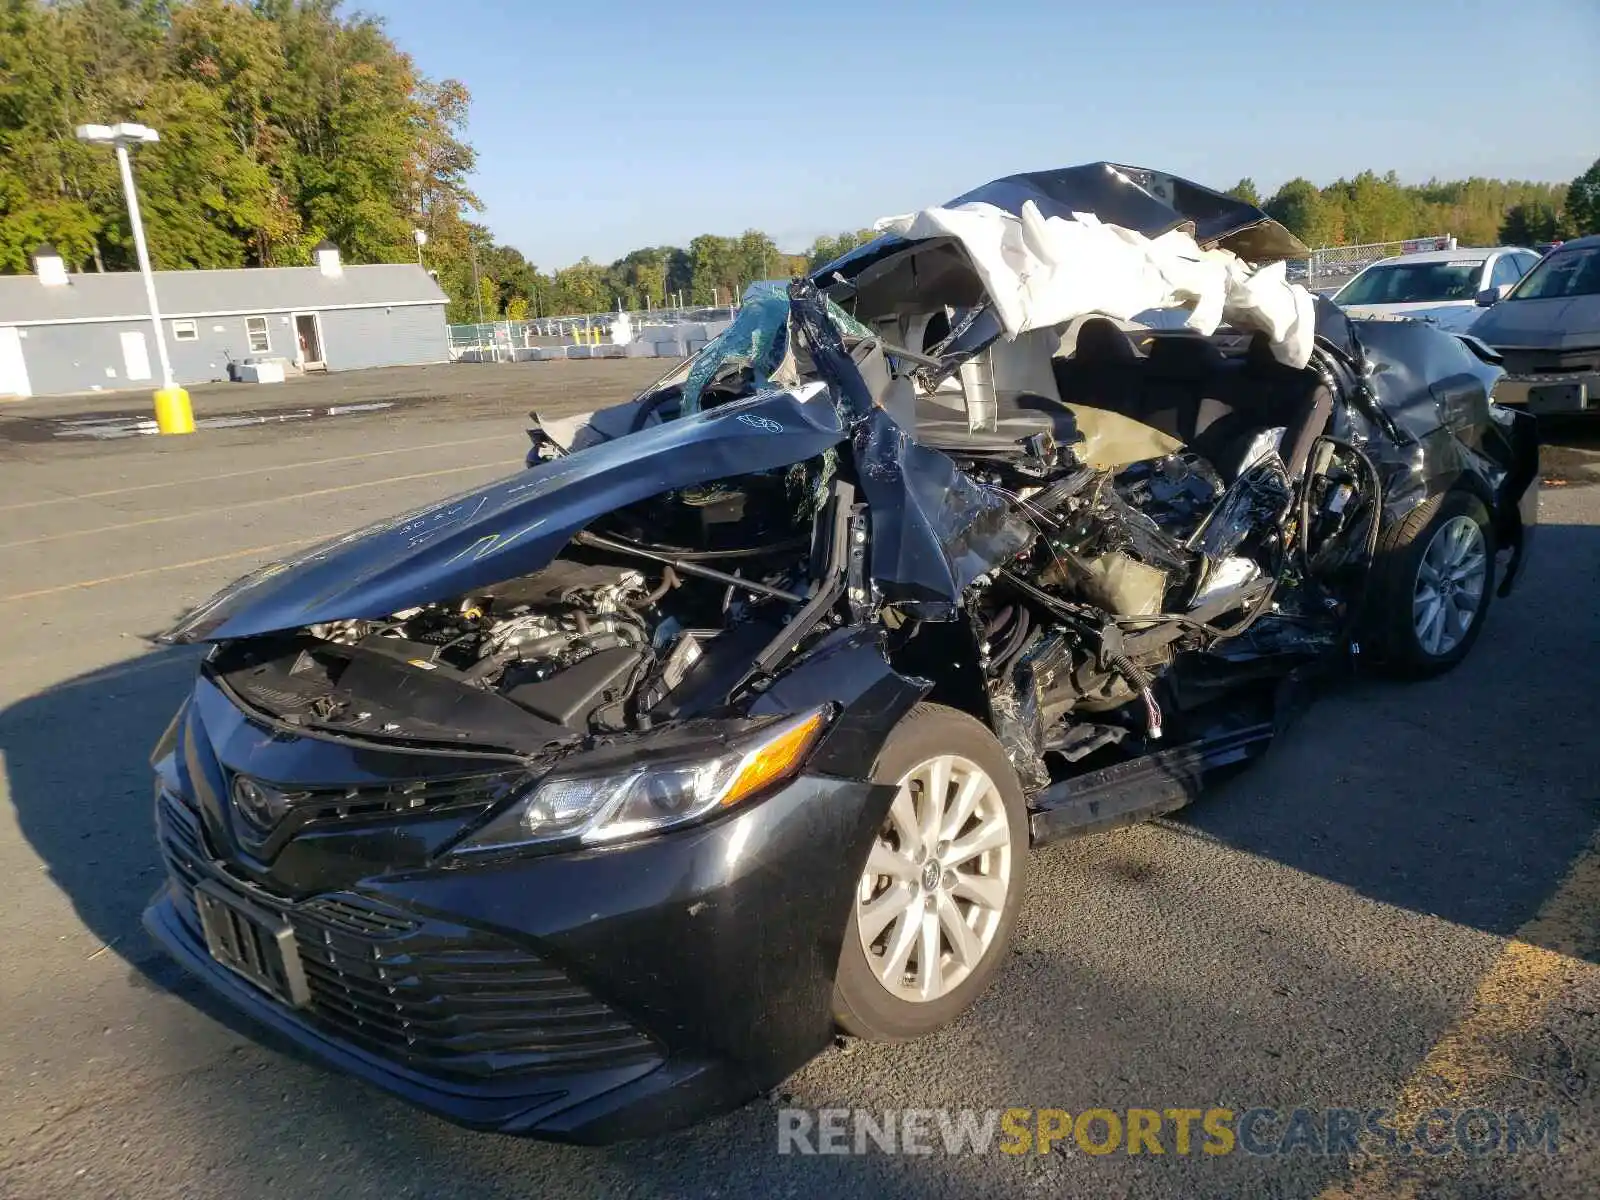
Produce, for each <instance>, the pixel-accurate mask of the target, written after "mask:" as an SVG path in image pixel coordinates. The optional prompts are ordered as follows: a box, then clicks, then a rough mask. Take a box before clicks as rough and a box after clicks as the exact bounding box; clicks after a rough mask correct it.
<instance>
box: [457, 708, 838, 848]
mask: <svg viewBox="0 0 1600 1200" xmlns="http://www.w3.org/2000/svg"><path fill="white" fill-rule="evenodd" d="M827 717H828V710H827V709H826V708H818V709H814V710H812V711H811V712H808V713H804V714H802V715H801V716H797V717H790V718H787V719H785V720H782V721H778V722H775V723H773V724H772V725H769V726H767V727H766V728H764V729H761V730H759V731H758V732H756V733H755V734H753V735H752V736H751V737H750V738H748V739H746V740H744V741H742V742H739V743H737V744H736V745H733V746H730V747H728V748H726V749H725V750H723V752H722V753H720V754H718V755H717V756H716V757H715V758H701V759H694V760H688V761H679V762H667V763H660V764H656V765H652V766H648V767H641V768H638V769H636V770H632V771H627V772H623V773H618V774H610V775H566V776H557V777H555V778H551V779H546V780H545V781H544V782H542V783H541V784H539V786H538V787H536V788H534V789H533V790H532V791H531V792H529V793H528V794H527V795H526V796H523V797H522V798H520V799H518V800H517V801H516V802H515V803H513V804H512V805H511V807H510V808H508V809H506V811H505V812H503V813H501V814H500V815H499V816H497V817H495V818H494V819H493V820H492V821H490V822H489V823H488V824H487V825H485V826H484V827H483V828H482V829H479V830H478V831H477V832H475V833H473V834H470V835H468V836H467V837H466V838H465V839H463V840H462V842H461V843H460V844H459V845H458V846H456V847H455V849H454V850H453V851H452V853H454V854H478V853H482V852H484V851H489V850H504V849H507V848H510V847H513V846H525V845H529V844H532V843H536V842H547V841H552V840H555V839H562V840H566V839H569V838H571V839H576V840H578V841H581V842H583V843H587V844H591V845H592V844H596V843H605V842H614V841H617V840H619V839H621V838H630V837H637V836H638V835H640V834H646V833H657V832H659V831H661V830H663V829H671V828H673V827H675V826H678V825H686V824H688V823H690V822H691V821H697V820H700V819H701V818H703V817H706V816H709V815H711V814H712V813H715V812H720V811H723V810H725V809H728V808H732V807H733V806H734V805H736V804H739V803H741V802H743V801H745V800H748V799H750V798H751V797H752V796H755V795H757V794H759V793H761V792H763V791H765V790H766V789H767V788H769V787H771V786H773V785H774V784H777V783H782V782H783V781H784V780H786V779H791V778H793V777H794V776H795V775H796V774H797V773H798V772H799V770H800V767H801V765H802V764H803V763H804V762H805V759H806V755H807V754H809V753H810V752H811V748H812V747H813V746H814V745H816V743H817V739H818V737H820V736H821V734H822V731H823V729H824V728H825V727H826V725H827Z"/></svg>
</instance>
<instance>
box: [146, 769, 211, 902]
mask: <svg viewBox="0 0 1600 1200" xmlns="http://www.w3.org/2000/svg"><path fill="white" fill-rule="evenodd" d="M156 840H157V842H158V843H159V845H160V847H161V857H162V858H163V859H165V860H166V864H167V873H168V875H170V876H171V878H172V880H173V881H174V882H175V883H177V884H178V885H179V886H178V887H177V888H175V889H174V892H175V894H176V896H177V899H178V911H179V915H180V916H182V917H183V918H184V920H185V921H187V922H188V923H189V925H190V926H192V927H193V928H194V929H196V930H198V929H199V928H200V919H199V917H198V916H197V915H196V914H195V909H194V886H195V884H197V883H199V882H200V880H201V879H203V878H204V877H205V870H204V867H203V865H202V864H204V863H205V862H207V861H209V860H210V858H211V855H210V854H209V853H208V852H207V851H206V846H205V836H204V834H202V832H201V830H200V818H199V817H198V816H196V815H195V812H194V810H193V809H191V808H189V807H188V805H186V804H184V803H183V802H182V801H181V800H179V799H178V798H177V797H176V796H174V795H172V794H171V793H170V792H162V793H161V798H160V800H159V801H158V802H157V804H156Z"/></svg>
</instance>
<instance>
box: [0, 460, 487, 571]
mask: <svg viewBox="0 0 1600 1200" xmlns="http://www.w3.org/2000/svg"><path fill="white" fill-rule="evenodd" d="M464 471H494V472H497V473H498V474H501V475H506V474H510V472H508V471H507V470H506V464H505V463H474V464H473V465H471V466H467V467H445V468H444V469H443V470H439V471H420V472H418V473H417V474H415V475H390V476H387V477H385V478H383V479H369V480H366V481H364V482H362V483H345V484H341V485H340V486H338V487H331V488H316V489H314V490H312V491H309V492H293V493H291V494H289V495H287V496H268V497H267V498H266V499H265V500H241V501H240V502H239V503H238V504H224V505H220V506H213V507H211V508H203V509H198V510H196V511H194V512H184V513H170V514H168V515H167V516H164V517H145V518H144V519H143V520H140V521H122V522H120V523H119V524H116V525H99V526H96V527H95V528H93V529H72V530H68V531H67V532H66V533H47V534H42V535H40V536H39V537H34V538H22V539H20V540H18V541H15V542H0V550H15V549H17V548H18V547H21V546H39V545H43V544H45V543H47V542H61V541H66V540H67V539H69V538H77V537H92V536H94V535H96V534H101V533H120V532H122V531H123V530H125V529H142V528H144V527H145V526H148V525H165V524H167V523H169V522H172V521H190V520H193V519H194V518H196V517H214V516H219V515H221V514H223V513H231V512H238V511H239V510H240V509H245V508H263V507H265V506H266V505H269V504H285V503H287V502H289V501H291V500H310V499H312V498H314V497H317V496H333V495H337V494H338V493H340V492H354V491H357V490H359V489H361V488H370V487H383V486H384V485H385V484H390V483H409V482H412V481H413V480H417V479H437V478H439V477H440V476H443V475H460V474H461V473H462V472H464Z"/></svg>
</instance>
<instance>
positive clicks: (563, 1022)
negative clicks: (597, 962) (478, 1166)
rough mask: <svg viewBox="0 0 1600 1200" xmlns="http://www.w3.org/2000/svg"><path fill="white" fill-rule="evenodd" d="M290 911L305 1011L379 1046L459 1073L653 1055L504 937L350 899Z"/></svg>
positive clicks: (639, 1037) (586, 1064)
mask: <svg viewBox="0 0 1600 1200" xmlns="http://www.w3.org/2000/svg"><path fill="white" fill-rule="evenodd" d="M289 916H290V921H291V922H292V924H293V925H294V930H295V940H296V943H297V944H298V946H299V948H300V957H301V962H302V964H303V965H304V967H305V972H306V981H307V983H308V984H309V985H310V988H311V1012H312V1014H313V1015H314V1017H315V1018H316V1019H317V1020H318V1022H319V1023H321V1024H324V1025H326V1026H328V1027H329V1028H330V1029H332V1030H333V1031H334V1032H336V1033H338V1034H339V1035H340V1036H341V1037H344V1038H347V1039H349V1040H350V1041H352V1042H356V1043H358V1044H360V1045H362V1046H365V1047H366V1048H367V1049H369V1050H373V1051H375V1052H377V1053H379V1054H383V1055H385V1056H387V1057H390V1058H394V1059H398V1060H400V1061H402V1062H405V1063H407V1064H409V1065H411V1066H415V1067H418V1068H419V1069H423V1070H428V1071H431V1072H433V1073H440V1072H444V1073H449V1074H458V1075H468V1076H483V1075H490V1074H500V1073H504V1072H546V1071H560V1070H572V1069H595V1068H598V1067H606V1066H622V1065H625V1064H628V1063H636V1062H642V1061H645V1060H648V1059H651V1058H655V1057H657V1053H656V1048H655V1045H654V1043H653V1042H652V1041H651V1040H650V1039H649V1038H648V1037H646V1036H645V1035H644V1034H643V1033H641V1032H640V1031H639V1030H637V1029H636V1028H634V1026H633V1025H632V1024H630V1023H629V1022H628V1021H627V1019H626V1018H624V1017H622V1016H621V1015H620V1014H619V1013H617V1012H616V1011H615V1010H614V1009H612V1008H611V1007H610V1006H608V1005H606V1004H605V1003H603V1002H602V1001H600V1000H598V999H597V998H596V997H595V996H594V995H593V994H591V993H590V992H589V991H587V990H586V989H585V988H583V987H581V986H579V985H578V984H576V983H574V982H573V981H572V980H571V979H569V978H568V977H567V976H566V975H565V974H564V973H563V972H562V971H561V970H560V969H559V968H556V967H553V966H550V965H549V964H547V963H546V962H544V961H543V960H542V959H540V958H539V957H538V956H537V955H534V954H532V953H530V952H529V951H527V950H525V949H523V948H522V947H520V946H518V945H516V944H515V943H513V942H511V941H508V940H506V939H503V938H498V937H494V936H492V935H489V934H484V933H481V932H478V931H476V930H469V929H465V928H462V927H460V926H456V925H449V924H446V923H443V922H438V921H432V920H428V921H423V920H419V919H415V918H412V917H411V916H409V915H408V914H404V913H400V912H397V911H395V910H393V909H389V908H387V907H384V906H382V905H379V904H377V903H375V902H373V901H370V900H367V899H365V898H362V897H355V896H339V897H332V898H323V899H319V900H316V901H312V902H310V903H308V904H304V905H301V906H299V907H298V908H296V909H294V910H292V911H291V912H290V914H289ZM358 927H359V928H360V929H361V931H360V932H357V929H358Z"/></svg>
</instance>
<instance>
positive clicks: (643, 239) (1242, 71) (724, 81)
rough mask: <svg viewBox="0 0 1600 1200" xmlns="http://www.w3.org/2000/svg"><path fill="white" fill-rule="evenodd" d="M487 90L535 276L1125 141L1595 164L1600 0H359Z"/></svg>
mask: <svg viewBox="0 0 1600 1200" xmlns="http://www.w3.org/2000/svg"><path fill="white" fill-rule="evenodd" d="M363 7H366V8H367V10H368V11H372V12H375V13H377V14H379V15H381V16H383V17H384V18H385V21H386V23H387V26H388V29H389V32H390V34H391V36H392V37H393V38H394V39H395V40H396V41H397V42H398V43H399V44H400V46H401V47H402V48H404V49H405V50H407V51H409V52H410V53H411V54H412V55H413V56H414V57H415V58H416V60H417V62H418V63H419V65H420V66H421V67H422V69H423V70H424V71H425V72H427V73H428V74H429V75H431V76H433V77H435V78H444V77H454V78H457V79H460V80H461V81H462V82H464V83H465V84H466V85H467V87H468V88H469V89H470V90H471V92H472V117H471V126H470V131H469V134H468V140H470V141H471V143H472V144H473V146H474V147H475V148H476V149H477V152H478V169H477V173H476V176H475V178H474V181H473V184H474V187H475V189H476V191H477V192H478V194H479V196H480V197H481V198H482V199H483V201H484V206H485V211H484V214H483V219H484V220H485V221H486V222H487V223H488V224H489V226H490V227H491V228H492V229H493V230H494V232H495V234H496V236H497V238H498V239H499V240H500V241H502V242H505V243H508V244H510V245H513V246H516V247H517V248H518V249H520V250H521V251H522V252H523V253H524V254H526V255H527V256H528V257H529V258H530V259H531V260H532V261H534V262H535V263H537V264H538V265H539V266H540V267H541V268H545V269H550V268H553V267H558V266H563V265H565V264H567V263H570V262H573V261H575V260H577V259H578V258H579V257H580V256H582V255H584V254H588V255H589V256H590V257H592V258H594V259H595V260H597V261H600V262H609V261H611V260H612V259H614V258H616V257H619V256H620V255H622V254H624V253H626V252H627V251H628V250H630V249H633V248H634V247H637V246H643V245H656V244H662V243H669V244H675V245H686V244H687V243H688V241H689V239H690V238H692V237H694V236H695V235H696V234H699V233H725V234H735V233H738V232H740V231H741V230H744V229H747V228H750V227H755V228H758V229H764V230H766V231H767V232H768V233H770V234H771V235H772V236H773V237H774V238H775V239H776V240H777V241H778V244H779V245H780V246H782V247H783V248H784V249H787V250H799V249H801V248H803V247H804V246H805V245H806V244H808V243H809V242H810V241H811V239H812V238H813V237H815V236H816V235H817V234H819V233H823V232H836V231H838V230H840V229H845V228H857V227H861V226H865V225H869V224H871V222H872V221H873V220H874V219H876V218H877V217H880V216H885V215H888V214H891V213H896V212H904V211H907V210H909V209H913V208H919V207H923V206H926V205H931V204H937V203H939V202H941V201H943V200H947V199H949V198H950V197H951V196H954V195H957V194H959V193H961V192H963V191H965V190H967V189H968V188H970V187H972V186H974V185H976V184H978V183H981V182H983V181H985V180H988V179H992V178H995V177H997V176H1000V175H1005V174H1009V173H1011V172H1014V171H1020V170H1032V169H1038V168H1042V167H1050V166H1062V165H1066V164H1069V163H1076V162H1088V161H1093V160H1096V159H1111V160H1114V161H1122V162H1128V163H1134V164H1138V165H1142V166H1152V167H1160V168H1162V169H1165V170H1167V171H1170V172H1173V173H1176V174H1180V175H1187V176H1189V177H1190V178H1193V179H1196V180H1198V181H1201V182H1204V183H1211V184H1214V185H1216V186H1219V187H1224V188H1225V187H1231V186H1232V185H1233V183H1234V181H1235V180H1237V179H1239V178H1240V177H1241V176H1244V175H1248V176H1251V177H1252V178H1254V179H1255V181H1256V183H1257V184H1258V185H1259V186H1260V187H1261V188H1262V191H1263V193H1264V194H1265V193H1268V192H1270V191H1271V190H1272V189H1274V188H1276V187H1277V186H1278V185H1279V184H1280V183H1282V182H1283V181H1284V180H1285V179H1289V178H1293V177H1294V176H1296V175H1304V176H1306V177H1307V178H1309V179H1311V180H1313V181H1315V182H1317V183H1319V184H1320V183H1327V182H1330V181H1332V180H1333V179H1335V178H1337V177H1339V176H1340V175H1348V174H1353V173H1355V172H1357V171H1360V170H1362V169H1363V168H1367V167H1371V168H1374V169H1376V170H1378V171H1380V172H1381V171H1384V170H1388V169H1393V170H1395V171H1398V172H1399V174H1400V176H1401V177H1402V178H1403V179H1405V180H1406V181H1408V182H1415V181H1421V180H1425V179H1427V178H1428V177H1430V176H1438V177H1440V178H1458V177H1462V176H1466V175H1471V174H1479V175H1492V176H1499V177H1502V178H1522V179H1547V180H1567V179H1570V178H1572V177H1573V176H1574V175H1576V174H1578V173H1579V172H1581V171H1582V170H1583V169H1584V168H1585V167H1587V166H1588V164H1589V163H1591V162H1593V161H1594V160H1595V158H1596V157H1597V156H1600V87H1597V85H1600V0H1311V2H1306V0H1144V2H1142V3H1127V4H1120V3H1115V2H1111V3H1108V2H1105V0H1099V2H1096V3H1087V2H1083V0H1053V2H1052V0H894V2H888V0H787V2H785V0H746V2H745V3H738V4H729V3H721V2H712V0H699V2H695V0H682V2H678V0H651V2H638V0H609V2H607V0H602V2H600V3H586V2H584V0H576V2H574V3H570V4H562V3H552V2H550V0H542V2H540V3H537V4H526V5H522V4H517V5H512V4H505V3H492V2H489V0H454V2H452V3H450V4H448V5H445V4H441V3H439V0H367V4H366V5H365V6H363Z"/></svg>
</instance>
